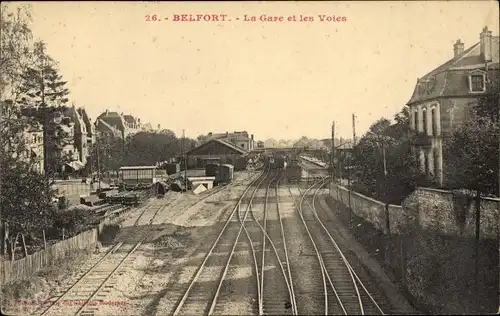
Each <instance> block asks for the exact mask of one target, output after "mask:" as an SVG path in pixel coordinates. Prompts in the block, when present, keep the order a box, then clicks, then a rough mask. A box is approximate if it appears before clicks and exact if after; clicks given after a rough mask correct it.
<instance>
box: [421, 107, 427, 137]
mask: <svg viewBox="0 0 500 316" xmlns="http://www.w3.org/2000/svg"><path fill="white" fill-rule="evenodd" d="M422 125H424V134H425V135H427V109H425V108H424V109H423V110H422Z"/></svg>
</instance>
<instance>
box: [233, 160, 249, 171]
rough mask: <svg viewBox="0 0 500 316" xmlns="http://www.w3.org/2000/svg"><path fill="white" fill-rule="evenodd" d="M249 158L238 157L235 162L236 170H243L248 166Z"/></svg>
mask: <svg viewBox="0 0 500 316" xmlns="http://www.w3.org/2000/svg"><path fill="white" fill-rule="evenodd" d="M247 164H248V160H247V158H245V157H240V158H237V159H236V161H235V163H234V170H235V171H241V170H245V169H246V168H247Z"/></svg>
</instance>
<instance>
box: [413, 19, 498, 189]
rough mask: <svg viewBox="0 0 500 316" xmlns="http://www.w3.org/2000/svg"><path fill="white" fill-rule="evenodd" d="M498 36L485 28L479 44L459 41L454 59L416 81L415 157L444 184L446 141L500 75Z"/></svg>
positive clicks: (414, 97) (431, 174)
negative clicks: (444, 142) (469, 45)
mask: <svg viewBox="0 0 500 316" xmlns="http://www.w3.org/2000/svg"><path fill="white" fill-rule="evenodd" d="M499 45H500V41H499V37H498V36H492V33H491V31H489V30H488V28H487V27H485V28H484V29H483V30H482V32H481V33H480V34H479V42H478V43H476V44H474V45H472V46H471V47H469V48H467V49H464V48H465V44H464V43H462V42H461V40H460V39H459V40H457V41H456V43H455V44H454V45H453V52H454V55H453V58H451V59H450V60H449V61H447V62H445V63H444V64H442V65H440V66H439V67H437V68H435V69H434V70H432V71H431V72H429V73H427V74H426V75H425V76H423V77H422V78H419V79H417V84H416V85H415V88H414V91H413V94H412V96H411V98H410V100H409V101H408V103H407V105H408V106H409V107H410V118H411V120H410V125H411V128H412V129H413V130H415V131H416V132H417V133H418V134H419V135H418V138H417V142H416V144H415V154H416V156H417V159H418V160H419V162H420V168H421V169H422V171H424V172H425V173H426V174H427V175H428V176H429V177H430V178H432V179H434V180H435V181H436V182H437V183H439V184H441V185H442V184H443V182H445V179H443V165H444V164H443V160H444V159H446V157H445V155H446V153H443V139H445V138H446V137H447V136H448V135H450V134H451V133H452V131H453V129H454V128H456V127H459V126H460V124H462V123H463V122H464V121H465V120H467V117H468V114H469V113H470V110H471V109H472V108H473V107H474V106H475V105H477V102H478V100H479V98H480V97H481V96H484V95H485V94H487V93H489V86H490V84H491V78H492V77H493V76H498V74H499Z"/></svg>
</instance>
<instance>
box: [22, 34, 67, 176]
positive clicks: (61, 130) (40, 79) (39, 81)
mask: <svg viewBox="0 0 500 316" xmlns="http://www.w3.org/2000/svg"><path fill="white" fill-rule="evenodd" d="M45 46H46V45H45V43H43V42H37V43H35V47H34V58H35V61H36V63H35V64H34V65H33V66H32V67H28V68H27V69H26V70H25V71H24V73H23V74H22V76H21V79H22V81H21V85H20V87H19V92H20V94H19V96H18V99H17V100H16V101H17V103H18V105H20V106H21V107H23V109H24V113H23V114H24V115H25V116H28V117H30V118H31V119H32V120H33V123H39V124H41V125H42V127H43V139H44V170H45V173H46V174H47V175H49V174H51V173H52V172H54V170H53V167H54V166H60V165H62V164H63V163H64V162H67V161H68V157H65V156H64V155H61V153H62V148H63V147H64V146H65V145H67V144H68V143H69V141H70V139H68V132H67V131H65V129H66V128H67V127H69V124H70V123H71V121H70V120H68V121H63V122H57V121H56V118H57V117H61V116H62V114H63V113H64V111H65V110H66V109H67V107H66V106H65V105H66V103H67V102H68V98H67V95H68V94H69V90H68V89H67V88H65V85H66V82H65V81H63V80H62V76H61V75H60V74H59V71H58V70H57V68H56V63H55V61H54V60H53V59H52V58H50V56H48V55H47V54H46V53H45ZM64 125H66V128H65V126H64Z"/></svg>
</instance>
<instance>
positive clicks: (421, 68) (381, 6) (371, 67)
mask: <svg viewBox="0 0 500 316" xmlns="http://www.w3.org/2000/svg"><path fill="white" fill-rule="evenodd" d="M32 13H33V23H32V29H33V33H34V36H35V38H36V39H39V40H43V41H45V42H46V43H47V52H48V54H49V55H51V56H52V57H53V58H54V59H55V60H57V61H58V62H59V67H60V70H61V73H62V75H63V78H64V79H65V80H67V81H68V83H67V87H68V88H69V89H70V91H71V94H70V100H71V101H72V102H74V103H75V105H76V106H83V107H85V108H86V109H87V111H88V112H89V114H90V116H91V118H93V119H95V118H96V117H97V116H98V115H99V114H100V113H102V112H103V111H105V110H106V109H108V110H110V111H117V112H123V113H124V114H132V115H134V116H137V117H139V118H140V119H141V122H150V123H151V124H152V125H153V126H154V127H156V126H157V125H158V124H160V125H161V127H162V128H168V129H171V130H172V131H174V132H175V133H176V134H177V135H180V134H181V133H182V130H185V133H186V136H188V137H193V138H194V137H196V136H197V135H199V134H206V133H208V132H225V131H241V130H247V131H248V132H249V133H250V134H254V135H255V138H256V139H259V140H265V139H268V138H275V139H297V138H300V137H301V136H307V137H311V138H329V137H330V133H331V132H330V128H331V124H332V121H335V125H336V129H335V131H336V136H338V137H350V136H352V114H353V113H355V115H356V134H357V136H361V135H362V134H363V133H364V132H366V131H367V129H368V128H369V127H370V125H371V124H373V123H374V122H375V121H376V120H377V119H379V118H381V117H388V118H392V117H393V116H394V114H395V113H397V112H399V111H400V110H401V109H402V107H403V106H404V105H405V104H406V103H407V102H408V100H409V99H410V97H411V95H412V93H413V89H414V86H415V84H416V80H417V78H418V77H423V76H424V75H425V74H426V73H427V72H429V71H430V70H432V69H433V68H436V67H437V66H439V65H440V64H442V63H444V62H445V61H447V60H449V59H451V58H452V57H453V44H454V43H455V42H456V40H457V39H461V40H462V42H464V43H465V47H466V48H467V47H470V46H471V45H473V44H475V43H477V42H478V41H479V33H480V32H481V30H482V28H483V27H485V26H487V27H488V28H489V29H490V30H492V31H493V35H494V36H498V33H499V32H498V29H499V24H498V21H499V14H498V4H497V2H496V1H452V2H444V1H443V2H440V1H430V2H425V1H422V2H419V1H409V2H404V1H401V2H389V1H384V2H290V3H284V2H251V3H249V2H247V3H244V2H233V3H228V2H226V3H223V2H210V3H207V2H205V3H203V2H196V3H187V2H184V3H180V2H179V3H174V2H33V3H32ZM175 14H178V15H180V14H194V15H195V14H218V15H221V14H225V15H227V17H226V21H224V22H223V21H219V22H216V21H201V22H189V21H184V22H183V21H173V19H174V15H175ZM153 15H156V21H152V16H153ZM245 15H247V17H250V16H256V17H257V21H255V22H252V21H244V16H245ZM261 15H266V16H267V17H280V16H282V17H283V19H284V21H283V22H279V21H277V22H276V21H275V22H272V21H259V17H260V16H261ZM292 15H295V16H296V21H295V22H293V21H290V22H288V17H289V16H292ZM300 15H302V16H311V17H313V19H314V20H313V21H302V22H300V21H299V19H300ZM319 15H326V16H335V17H341V19H340V21H330V22H328V21H324V22H322V21H320V18H319ZM147 16H149V21H147ZM342 17H345V19H344V20H345V21H342ZM237 18H238V19H239V20H237ZM219 19H222V18H221V17H220V18H219ZM229 19H231V21H229ZM159 20H161V21H159Z"/></svg>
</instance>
